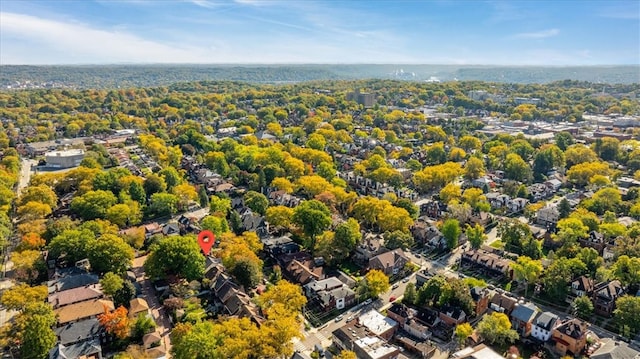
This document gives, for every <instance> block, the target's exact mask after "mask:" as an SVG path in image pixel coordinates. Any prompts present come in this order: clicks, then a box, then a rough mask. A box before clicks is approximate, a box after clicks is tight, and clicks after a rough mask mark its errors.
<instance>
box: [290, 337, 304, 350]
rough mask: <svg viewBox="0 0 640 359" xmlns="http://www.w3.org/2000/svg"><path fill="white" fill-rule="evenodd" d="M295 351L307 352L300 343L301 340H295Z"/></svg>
mask: <svg viewBox="0 0 640 359" xmlns="http://www.w3.org/2000/svg"><path fill="white" fill-rule="evenodd" d="M293 350H295V351H298V352H304V351H305V350H307V347H306V346H305V345H304V344H303V343H302V342H301V341H300V339H297V338H295V339H294V340H293Z"/></svg>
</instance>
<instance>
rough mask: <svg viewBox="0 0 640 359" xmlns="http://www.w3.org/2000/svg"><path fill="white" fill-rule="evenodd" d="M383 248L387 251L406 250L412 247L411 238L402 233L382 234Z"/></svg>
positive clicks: (409, 234)
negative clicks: (387, 249)
mask: <svg viewBox="0 0 640 359" xmlns="http://www.w3.org/2000/svg"><path fill="white" fill-rule="evenodd" d="M384 246H385V247H387V248H389V249H396V248H402V249H407V248H410V247H412V246H413V236H412V235H411V233H407V232H403V231H393V232H385V233H384Z"/></svg>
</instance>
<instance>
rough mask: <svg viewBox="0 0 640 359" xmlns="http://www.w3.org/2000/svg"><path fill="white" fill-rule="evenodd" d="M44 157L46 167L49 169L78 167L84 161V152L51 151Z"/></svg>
mask: <svg viewBox="0 0 640 359" xmlns="http://www.w3.org/2000/svg"><path fill="white" fill-rule="evenodd" d="M44 157H45V161H46V162H47V167H50V168H72V167H78V166H80V162H82V160H83V159H84V150H78V149H71V150H65V151H52V152H47V153H45V154H44Z"/></svg>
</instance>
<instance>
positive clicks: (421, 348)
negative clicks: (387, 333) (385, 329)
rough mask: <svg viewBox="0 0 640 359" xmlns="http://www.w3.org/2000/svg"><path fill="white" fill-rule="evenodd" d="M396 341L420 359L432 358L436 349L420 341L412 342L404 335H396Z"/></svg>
mask: <svg viewBox="0 0 640 359" xmlns="http://www.w3.org/2000/svg"><path fill="white" fill-rule="evenodd" d="M395 339H396V341H397V342H398V343H399V344H400V345H402V346H403V347H405V348H406V349H407V350H409V351H410V352H412V353H414V354H415V355H417V357H418V358H420V359H429V358H432V357H433V355H434V354H435V352H436V347H435V346H434V345H432V344H429V343H427V342H425V341H422V340H413V339H411V338H409V337H407V336H404V335H396V338H395Z"/></svg>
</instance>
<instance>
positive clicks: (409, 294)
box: [402, 283, 418, 305]
mask: <svg viewBox="0 0 640 359" xmlns="http://www.w3.org/2000/svg"><path fill="white" fill-rule="evenodd" d="M417 299H418V292H417V291H416V285H415V283H409V284H407V286H406V288H405V289H404V296H403V297H402V303H405V304H409V305H413V304H415V303H416V300H417Z"/></svg>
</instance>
